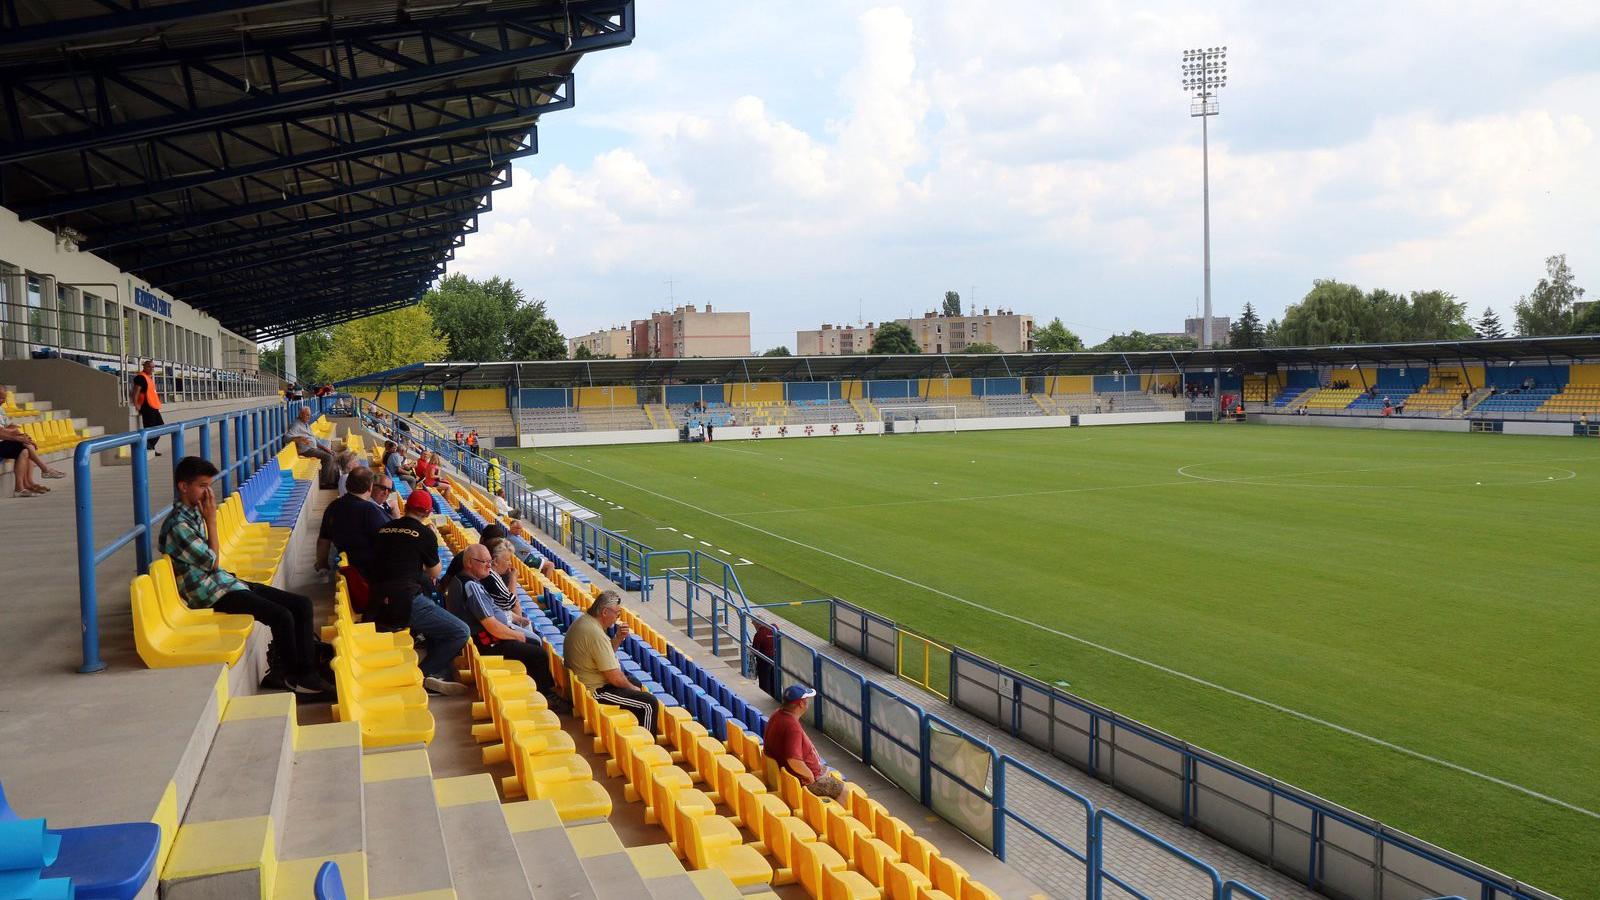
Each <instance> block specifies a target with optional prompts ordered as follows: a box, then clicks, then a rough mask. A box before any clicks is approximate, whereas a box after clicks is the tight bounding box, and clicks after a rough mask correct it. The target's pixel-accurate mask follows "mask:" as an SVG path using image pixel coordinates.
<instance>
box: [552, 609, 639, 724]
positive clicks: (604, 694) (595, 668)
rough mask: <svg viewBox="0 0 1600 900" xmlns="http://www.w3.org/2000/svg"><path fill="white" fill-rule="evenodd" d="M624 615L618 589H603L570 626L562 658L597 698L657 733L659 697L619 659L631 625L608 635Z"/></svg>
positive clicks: (623, 626) (568, 671) (569, 669)
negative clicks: (620, 650)
mask: <svg viewBox="0 0 1600 900" xmlns="http://www.w3.org/2000/svg"><path fill="white" fill-rule="evenodd" d="M621 616H622V597H621V596H620V595H619V594H618V593H617V592H616V591H601V592H600V596H598V597H596V598H594V603H592V604H590V605H589V609H588V611H587V612H586V613H585V614H584V615H581V616H579V617H578V620H577V621H576V622H573V623H572V627H571V628H568V629H567V636H566V641H565V645H564V646H563V647H562V657H563V659H564V660H565V662H566V666H567V673H568V674H570V675H571V676H572V677H573V678H576V679H578V681H580V682H582V683H583V686H584V687H586V688H588V689H589V692H590V693H591V694H594V698H595V699H596V700H598V701H600V702H601V703H609V704H611V705H613V706H621V707H624V708H626V709H629V710H631V711H632V712H633V714H634V716H635V717H637V718H638V720H639V724H640V725H643V726H644V727H645V729H646V730H648V731H649V732H650V733H651V734H655V731H656V717H657V715H658V713H659V712H660V710H659V708H658V707H657V705H656V698H655V697H652V696H651V695H650V692H649V691H645V690H641V689H640V686H639V683H638V682H636V681H634V680H633V679H631V678H629V677H628V675H627V673H626V672H623V671H622V663H620V662H618V661H617V648H618V647H620V646H622V642H623V641H625V640H627V639H628V626H626V625H621V626H618V627H617V633H616V634H615V635H613V636H612V637H606V632H607V631H608V630H610V628H611V626H613V625H616V624H617V619H618V618H620V617H621Z"/></svg>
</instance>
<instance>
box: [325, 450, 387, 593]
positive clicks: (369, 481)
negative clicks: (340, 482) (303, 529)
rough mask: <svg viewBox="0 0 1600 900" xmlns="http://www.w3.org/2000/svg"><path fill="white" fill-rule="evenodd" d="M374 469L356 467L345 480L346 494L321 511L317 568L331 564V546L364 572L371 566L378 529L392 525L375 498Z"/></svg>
mask: <svg viewBox="0 0 1600 900" xmlns="http://www.w3.org/2000/svg"><path fill="white" fill-rule="evenodd" d="M373 480H374V479H373V475H372V470H371V469H369V468H367V467H366V466H357V467H356V468H354V469H351V470H350V474H349V476H347V477H346V479H345V494H344V496H342V497H340V498H338V499H337V500H334V501H333V502H332V503H330V504H328V508H327V509H325V510H323V511H322V529H321V530H320V531H318V532H317V570H318V571H323V570H326V569H328V568H329V567H330V566H331V565H332V561H331V560H329V559H328V549H329V547H330V546H332V547H337V548H339V550H340V551H342V552H344V553H345V554H347V555H348V556H349V557H350V564H351V565H352V566H355V567H356V569H357V570H358V571H360V573H361V574H362V575H367V574H368V571H369V569H370V568H371V566H372V540H373V538H374V537H376V536H377V534H378V529H379V528H382V527H383V526H385V525H387V524H389V511H388V510H387V509H385V508H384V507H382V506H379V505H378V504H377V502H376V501H375V500H373V499H372V495H371V491H372V485H373Z"/></svg>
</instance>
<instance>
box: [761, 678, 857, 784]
mask: <svg viewBox="0 0 1600 900" xmlns="http://www.w3.org/2000/svg"><path fill="white" fill-rule="evenodd" d="M816 695H817V692H816V691H815V690H813V689H811V688H808V687H806V686H805V685H803V684H791V685H789V687H788V689H787V690H785V691H784V692H783V705H782V706H780V707H778V709H777V711H776V712H774V713H773V714H772V718H770V719H768V720H767V732H766V734H764V735H762V736H761V749H762V752H763V753H765V754H766V755H767V758H769V759H771V760H773V761H774V762H776V763H777V764H778V766H779V767H780V768H782V769H786V770H788V772H789V773H790V774H792V775H794V777H796V778H798V779H800V784H801V785H803V786H804V787H805V789H806V790H808V791H810V792H811V793H813V794H816V795H817V796H819V797H827V798H828V799H830V800H837V799H839V795H840V794H842V793H844V782H842V781H840V780H839V776H837V775H835V774H833V773H832V772H829V771H828V769H827V767H826V766H824V765H823V764H822V758H821V757H819V756H817V747H816V745H815V744H813V743H811V738H810V736H808V735H807V734H806V729H805V726H804V725H801V724H800V716H801V715H803V714H804V713H805V711H806V707H807V706H809V705H810V701H811V698H812V697H815V696H816Z"/></svg>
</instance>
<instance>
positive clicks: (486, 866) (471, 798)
mask: <svg viewBox="0 0 1600 900" xmlns="http://www.w3.org/2000/svg"><path fill="white" fill-rule="evenodd" d="M433 793H434V799H435V801H436V802H437V803H438V806H439V821H440V823H441V824H442V825H443V827H444V845H445V850H446V852H447V853H448V854H449V857H450V877H451V881H452V882H453V883H454V885H455V890H456V896H457V897H459V898H460V900H473V898H483V900H498V898H505V900H533V896H534V894H533V890H532V888H531V887H530V886H529V879H528V875H527V873H526V872H524V871H523V865H522V859H521V857H520V856H519V855H518V853H517V845H516V842H515V841H514V840H513V839H512V836H511V829H510V827H509V825H508V823H507V822H506V817H505V815H504V813H502V812H501V810H500V794H499V792H498V791H497V790H496V789H495V784H494V776H493V775H490V774H488V773H487V772H484V773H479V774H477V775H462V776H459V777H456V778H439V779H436V780H435V781H434V782H433ZM543 896H544V895H543V894H541V895H540V897H541V900H542V898H543Z"/></svg>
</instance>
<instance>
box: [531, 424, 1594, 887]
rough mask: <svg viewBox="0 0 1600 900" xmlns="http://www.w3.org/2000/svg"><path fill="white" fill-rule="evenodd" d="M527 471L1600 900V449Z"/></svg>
mask: <svg viewBox="0 0 1600 900" xmlns="http://www.w3.org/2000/svg"><path fill="white" fill-rule="evenodd" d="M518 453H519V454H520V455H519V456H518V458H519V459H520V461H521V462H522V464H523V467H524V472H525V473H527V474H528V475H529V477H530V478H531V479H532V481H533V482H534V483H535V484H537V485H539V486H550V487H552V488H554V489H556V490H558V491H562V492H565V493H567V494H568V495H569V496H572V497H573V498H574V499H576V500H578V501H580V502H587V503H588V504H590V505H592V506H594V507H595V508H596V509H598V510H599V511H601V512H603V513H604V514H605V519H606V522H607V524H608V525H609V526H610V527H611V528H613V529H622V530H625V531H626V532H627V534H628V535H629V536H630V537H633V538H636V539H638V540H640V541H642V542H644V543H646V544H649V545H651V546H652V547H655V548H657V549H668V548H675V547H683V546H692V547H698V548H699V549H702V550H707V551H708V552H711V553H712V554H713V555H717V556H722V557H724V558H726V559H728V560H729V561H730V562H736V563H737V562H738V561H739V560H740V559H744V560H748V561H750V564H748V565H739V566H737V568H736V571H737V572H738V573H739V576H740V579H741V581H742V582H743V584H744V587H745V589H746V591H747V593H749V594H750V595H751V596H752V598H753V599H755V600H757V601H761V602H767V601H777V600H794V599H804V598H810V597H823V596H829V595H833V596H839V597H842V598H844V599H847V600H850V601H851V602H854V603H857V604H859V605H861V606H864V607H867V608H870V609H872V610H875V611H877V612H880V613H882V614H884V615H886V616H888V617H890V618H892V619H895V620H897V621H899V622H901V623H904V624H905V625H907V626H909V627H912V628H914V629H916V630H919V631H921V632H923V633H925V634H927V635H930V636H932V637H934V638H937V639H942V640H945V641H951V642H954V643H957V644H959V645H961V646H964V647H967V648H969V649H971V650H973V651H975V652H977V653H980V654H983V655H985V656H988V657H990V658H992V659H995V660H997V661H1000V662H1003V663H1006V664H1008V665H1011V666H1013V667H1016V668H1017V669H1019V670H1021V671H1023V672H1027V673H1030V674H1032V675H1034V676H1036V677H1038V678H1040V679H1041V680H1043V681H1045V682H1054V681H1057V680H1065V681H1068V682H1070V683H1071V690H1073V691H1074V692H1076V693H1078V694H1079V695H1081V696H1084V697H1086V698H1088V699H1090V700H1093V701H1095V702H1097V703H1101V704H1103V705H1105V706H1108V707H1110V708H1112V709H1115V710H1118V711H1119V712H1121V713H1123V714H1125V715H1128V716H1130V717H1133V718H1136V719H1139V720H1141V721H1143V722H1146V723H1148V724H1150V725H1152V726H1154V727H1157V728H1160V729H1163V730H1165V731H1167V732H1169V733H1171V734H1173V735H1175V736H1177V737H1180V738H1183V739H1185V740H1188V741H1190V742H1192V743H1194V744H1197V745H1199V746H1202V747H1205V748H1207V749H1210V750H1212V751H1214V752H1217V753H1221V754H1223V755H1225V756H1228V757H1231V758H1232V759H1234V760H1237V761H1239V762H1241V763H1244V764H1246V765H1248V766H1252V767H1254V768H1256V769H1259V770H1261V771H1263V772H1266V773H1268V774H1270V775H1273V776H1275V777H1277V778H1280V779H1282V780H1285V781H1288V782H1290V783H1293V784H1295V785H1298V786H1299V787H1301V788H1304V789H1306V790H1309V791H1312V792H1314V793H1317V794H1320V795H1321V796H1323V797H1326V798H1328V799H1330V800H1333V801H1335V802H1337V803H1340V804H1343V805H1346V806H1348V807H1350V808H1352V809H1354V810H1356V811H1358V812H1361V813H1364V814H1366V815H1370V816H1373V817H1375V818H1377V819H1379V820H1381V821H1383V822H1385V823H1387V824H1389V825H1391V826H1394V827H1397V828H1400V829H1403V830H1406V831H1409V832H1411V833H1413V834H1415V835H1417V836H1419V837H1422V838H1424V839H1427V840H1430V841H1433V842H1435V843H1438V844H1440V845H1441V846H1444V847H1446V848H1448V849H1451V850H1454V851H1456V852H1459V853H1462V854H1464V855H1466V856H1468V857H1471V858H1474V859H1477V860H1479V861H1481V862H1483V863H1485V864H1488V865H1490V866H1493V867H1495V868H1499V869H1501V870H1502V871H1505V872H1507V873H1508V874H1511V875H1513V876H1515V877H1518V878H1521V879H1522V880H1524V881H1527V882H1529V883H1531V884H1534V885H1538V886H1540V887H1543V888H1545V889H1546V890H1551V891H1555V892H1557V893H1561V894H1563V895H1567V896H1589V897H1600V888H1597V886H1596V885H1597V882H1600V875H1597V874H1596V873H1597V866H1600V863H1596V860H1600V817H1597V815H1596V813H1595V812H1593V811H1596V810H1600V699H1597V698H1600V693H1597V690H1600V602H1597V598H1600V541H1597V538H1600V527H1597V525H1600V518H1597V508H1600V502H1597V501H1600V442H1596V441H1580V440H1577V439H1564V438H1535V437H1510V436H1503V435H1463V434H1439V433H1424V432H1387V431H1386V432H1367V431H1356V430H1345V429H1324V428H1268V427H1265V426H1260V427H1240V426H1231V427H1224V426H1203V425H1170V426H1167V425H1163V426H1132V427H1121V428H1074V429H1059V430H1037V431H998V432H971V433H963V434H954V435H951V434H939V435H932V434H929V435H897V436H889V437H853V438H839V439H832V440H776V441H766V442H756V441H742V442H724V443H719V444H713V445H680V444H671V445H647V446H630V447H593V448H561V449H552V450H549V451H538V450H525V451H518ZM583 491H589V492H591V494H592V495H591V494H585V493H582V492H583ZM597 497H603V498H605V501H606V502H600V501H599V500H598V499H597ZM614 506H620V507H621V508H620V509H615V508H613V507H614ZM668 529H677V530H676V531H673V530H668ZM685 533H688V534H692V535H694V537H693V538H690V539H686V538H685V537H684V534H685ZM702 542H704V545H702ZM1013 617H1014V618H1013ZM1019 620H1020V621H1019ZM1064 635H1071V636H1073V637H1066V636H1064ZM1074 637H1075V638H1078V639H1081V640H1075V639H1073V638H1074ZM1088 642H1092V644H1097V645H1100V646H1099V647H1096V646H1091V643H1088ZM1113 650H1114V651H1117V653H1113V652H1109V651H1113ZM1119 653H1120V654H1126V655H1118V654H1119ZM1158 666H1159V667H1161V668H1157V667H1158ZM1177 673H1183V675H1188V676H1192V677H1193V678H1195V679H1201V680H1203V681H1205V682H1208V683H1209V685H1208V684H1201V683H1199V682H1198V681H1195V680H1190V679H1189V678H1185V677H1183V675H1180V674H1177ZM1224 689H1225V690H1224ZM1251 698H1254V699H1251ZM1257 700H1259V701H1265V703H1270V704H1274V705H1275V706H1276V707H1281V708H1274V706H1268V705H1265V704H1264V703H1262V702H1256V701H1257ZM1289 711H1294V712H1293V713H1292V712H1289ZM1294 713H1300V714H1303V716H1304V717H1302V716H1298V715H1295V714H1294ZM1313 719H1315V720H1318V721H1313ZM1334 726H1338V727H1334ZM1341 729H1348V731H1345V730H1341ZM1351 732H1358V733H1359V735H1358V734H1352V733H1351ZM1364 736H1368V737H1370V738H1372V739H1376V740H1369V739H1368V737H1364ZM1377 741H1383V742H1388V743H1389V744H1392V745H1394V746H1393V747H1390V746H1384V745H1383V744H1380V743H1378V742H1377ZM1395 747H1399V748H1405V749H1407V750H1410V751H1414V752H1415V753H1417V754H1422V755H1425V756H1427V757H1432V758H1434V761H1429V760H1426V759H1423V758H1421V757H1419V756H1413V755H1408V754H1406V753H1404V752H1401V751H1400V750H1397V749H1395ZM1445 763H1448V764H1449V765H1446V764H1445ZM1456 767H1459V768H1456ZM1491 779H1497V780H1498V782H1497V781H1496V780H1491ZM1501 782H1503V783H1501ZM1519 788H1520V789H1519ZM1534 794H1540V795H1545V797H1546V798H1549V799H1541V798H1540V797H1537V796H1534ZM1555 801H1559V802H1555ZM1563 804H1565V805H1563Z"/></svg>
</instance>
